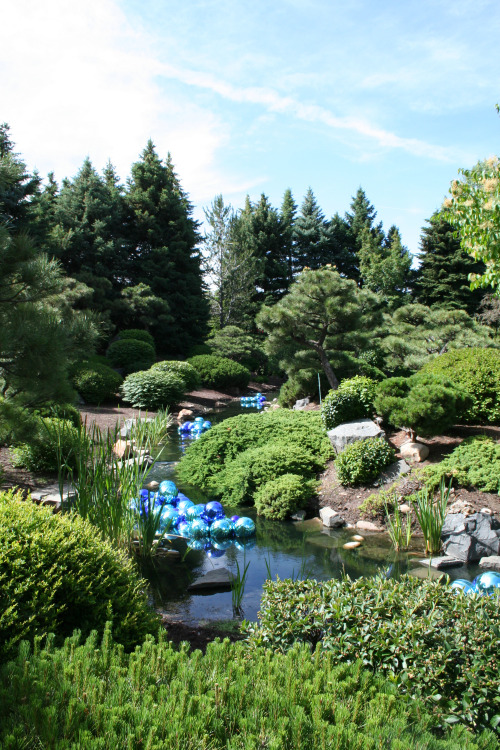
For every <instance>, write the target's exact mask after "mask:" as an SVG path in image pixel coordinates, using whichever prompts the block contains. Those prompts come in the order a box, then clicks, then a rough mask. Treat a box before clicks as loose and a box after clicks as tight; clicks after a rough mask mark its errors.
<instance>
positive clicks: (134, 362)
mask: <svg viewBox="0 0 500 750" xmlns="http://www.w3.org/2000/svg"><path fill="white" fill-rule="evenodd" d="M107 356H108V359H109V361H110V362H111V364H112V365H113V367H118V368H120V369H121V370H123V372H124V373H125V375H128V374H129V373H131V372H138V371H139V370H148V369H149V368H150V367H151V365H152V364H153V363H154V361H155V350H154V348H153V347H152V346H151V344H148V343H147V342H146V341H137V340H136V339H119V340H118V341H113V342H112V343H111V344H110V345H109V349H108V351H107Z"/></svg>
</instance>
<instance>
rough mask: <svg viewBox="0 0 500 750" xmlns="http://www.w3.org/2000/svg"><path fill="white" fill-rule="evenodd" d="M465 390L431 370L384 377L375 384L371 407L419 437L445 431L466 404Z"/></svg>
mask: <svg viewBox="0 0 500 750" xmlns="http://www.w3.org/2000/svg"><path fill="white" fill-rule="evenodd" d="M469 403H470V399H469V397H468V396H467V394H466V393H465V392H464V391H462V390H460V389H459V388H457V387H455V384H454V382H452V380H451V379H449V380H448V379H445V378H443V377H439V376H438V375H433V374H431V373H418V374H417V375H412V376H411V377H410V378H388V379H387V380H383V381H382V382H381V383H379V384H378V386H377V395H376V397H375V410H376V412H377V414H380V415H381V416H382V417H383V418H384V420H385V421H386V422H387V423H388V424H390V425H392V426H393V427H397V428H402V427H406V428H409V429H410V430H411V431H412V432H413V433H414V434H415V433H417V434H419V435H422V436H423V437H430V436H432V435H439V434H441V433H445V432H446V430H448V429H449V428H450V427H451V426H452V425H454V424H456V423H457V421H458V415H459V414H462V413H463V412H464V410H465V409H466V408H468V406H469Z"/></svg>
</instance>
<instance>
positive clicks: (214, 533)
mask: <svg viewBox="0 0 500 750" xmlns="http://www.w3.org/2000/svg"><path fill="white" fill-rule="evenodd" d="M232 533H233V527H232V525H231V521H230V520H229V519H228V518H217V519H216V520H215V521H214V522H213V524H212V525H211V527H210V536H211V538H212V539H214V540H215V541H216V542H218V541H222V540H223V539H227V538H228V537H230V536H231V534H232Z"/></svg>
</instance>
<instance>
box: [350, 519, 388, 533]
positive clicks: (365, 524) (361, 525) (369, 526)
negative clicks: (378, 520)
mask: <svg viewBox="0 0 500 750" xmlns="http://www.w3.org/2000/svg"><path fill="white" fill-rule="evenodd" d="M356 528H357V529H363V531H378V532H381V531H383V529H381V528H380V526H377V525H376V524H374V523H372V522H371V521H358V522H357V524H356Z"/></svg>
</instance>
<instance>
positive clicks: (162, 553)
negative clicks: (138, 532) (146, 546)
mask: <svg viewBox="0 0 500 750" xmlns="http://www.w3.org/2000/svg"><path fill="white" fill-rule="evenodd" d="M156 554H157V555H158V556H159V557H163V558H166V559H167V560H180V557H181V553H180V552H179V551H178V550H176V549H164V548H163V547H159V548H158V550H157V553H156Z"/></svg>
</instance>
